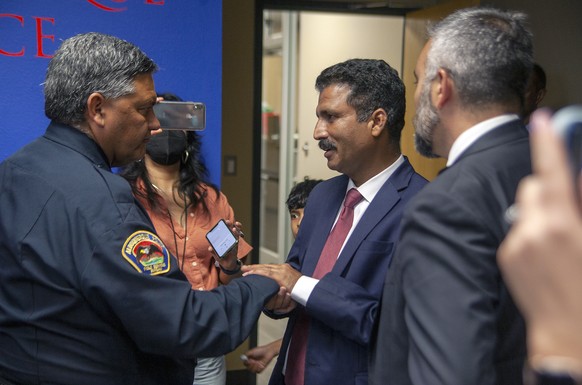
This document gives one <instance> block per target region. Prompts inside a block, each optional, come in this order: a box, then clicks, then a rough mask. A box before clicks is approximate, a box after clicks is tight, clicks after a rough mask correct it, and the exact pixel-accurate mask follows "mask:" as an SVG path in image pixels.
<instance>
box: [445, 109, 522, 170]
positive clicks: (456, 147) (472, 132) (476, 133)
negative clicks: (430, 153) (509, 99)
mask: <svg viewBox="0 0 582 385" xmlns="http://www.w3.org/2000/svg"><path fill="white" fill-rule="evenodd" d="M513 120H519V116H517V115H516V114H505V115H499V116H496V117H494V118H491V119H487V120H484V121H482V122H480V123H477V124H476V125H474V126H473V127H471V128H469V129H468V130H467V131H465V132H463V133H462V134H461V135H459V137H458V138H457V140H455V142H454V143H453V145H452V146H451V151H449V157H448V159H447V167H449V166H451V165H453V164H454V163H455V162H456V161H457V159H459V157H460V156H461V154H463V152H465V150H466V149H467V148H469V146H471V145H472V144H473V143H475V142H476V141H477V139H479V138H480V137H482V136H483V135H485V134H486V133H488V132H489V131H491V130H493V129H494V128H495V127H498V126H501V125H502V124H505V123H509V122H511V121H513Z"/></svg>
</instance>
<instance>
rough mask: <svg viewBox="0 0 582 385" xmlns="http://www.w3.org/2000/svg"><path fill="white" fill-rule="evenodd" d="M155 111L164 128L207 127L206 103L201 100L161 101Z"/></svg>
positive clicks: (190, 128) (195, 128)
mask: <svg viewBox="0 0 582 385" xmlns="http://www.w3.org/2000/svg"><path fill="white" fill-rule="evenodd" d="M154 113H155V114H156V118H158V120H159V121H160V126H161V127H162V129H164V130H185V131H200V130H204V128H205V127H206V105H205V104H204V103H200V102H174V101H161V102H159V103H156V104H155V105H154Z"/></svg>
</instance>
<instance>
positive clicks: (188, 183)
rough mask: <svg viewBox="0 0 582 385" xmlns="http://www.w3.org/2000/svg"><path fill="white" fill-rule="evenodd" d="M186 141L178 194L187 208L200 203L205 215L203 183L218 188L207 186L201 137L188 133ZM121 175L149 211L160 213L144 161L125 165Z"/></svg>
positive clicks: (166, 96)
mask: <svg viewBox="0 0 582 385" xmlns="http://www.w3.org/2000/svg"><path fill="white" fill-rule="evenodd" d="M158 96H159V97H163V98H164V100H170V101H181V100H182V99H181V98H180V97H178V96H176V95H174V94H171V93H163V94H160V93H158ZM186 138H187V141H188V147H187V148H186V152H187V154H188V155H187V156H186V159H182V160H181V161H180V181H179V186H178V194H179V196H180V197H182V198H186V200H187V201H188V202H189V205H191V206H196V205H198V203H201V204H202V208H203V210H204V211H205V212H208V206H206V201H205V197H206V191H205V190H204V189H203V188H202V184H203V183H204V184H206V185H208V186H209V187H210V188H212V189H213V190H214V191H216V193H217V194H218V193H219V191H220V190H219V189H218V187H216V186H215V185H214V184H212V183H210V181H209V179H208V168H207V167H206V164H205V163H204V160H203V159H202V156H201V154H200V147H201V145H202V142H201V136H200V134H198V133H197V132H196V131H187V133H186ZM120 175H121V176H123V177H124V178H125V179H127V181H128V182H129V184H130V185H131V189H132V191H133V193H134V195H136V196H141V197H143V198H145V199H146V200H147V202H148V204H149V206H150V207H151V208H152V210H159V205H158V202H157V199H156V198H157V196H158V194H157V192H156V190H155V188H154V186H153V185H152V182H151V181H150V178H149V175H148V172H147V169H146V165H145V162H144V161H143V160H138V161H135V162H133V163H131V164H129V165H128V166H126V167H124V168H122V169H121V173H120ZM139 179H142V180H143V182H144V184H145V192H142V191H140V190H139V189H138V186H137V181H138V180H139Z"/></svg>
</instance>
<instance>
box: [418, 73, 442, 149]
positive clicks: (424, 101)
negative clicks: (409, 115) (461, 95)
mask: <svg viewBox="0 0 582 385" xmlns="http://www.w3.org/2000/svg"><path fill="white" fill-rule="evenodd" d="M429 94H430V87H429V86H428V84H424V85H423V87H422V90H421V93H420V98H419V103H418V107H417V108H416V113H415V114H414V119H413V121H412V123H413V125H414V146H415V148H416V151H417V152H418V153H419V154H420V155H422V156H424V157H426V158H438V157H439V156H438V155H437V154H435V153H434V151H433V134H434V129H435V127H436V126H437V125H438V124H439V123H440V117H439V115H438V113H437V109H436V108H435V107H434V106H433V105H432V103H431V101H430V95H429Z"/></svg>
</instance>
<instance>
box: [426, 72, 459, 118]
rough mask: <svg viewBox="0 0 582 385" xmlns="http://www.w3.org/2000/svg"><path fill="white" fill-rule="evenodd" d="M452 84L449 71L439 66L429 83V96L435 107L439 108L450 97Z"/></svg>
mask: <svg viewBox="0 0 582 385" xmlns="http://www.w3.org/2000/svg"><path fill="white" fill-rule="evenodd" d="M454 86H455V85H454V82H453V78H451V75H450V74H449V72H448V71H447V70H445V69H443V68H439V69H438V71H437V75H436V77H435V78H434V80H433V81H432V83H431V97H432V102H433V105H434V106H435V107H436V108H438V109H441V108H442V107H443V106H444V105H445V104H446V103H447V102H448V101H449V100H450V99H451V96H452V95H453V89H454Z"/></svg>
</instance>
